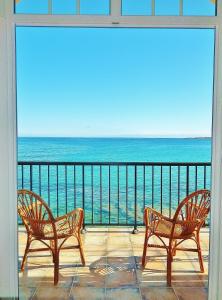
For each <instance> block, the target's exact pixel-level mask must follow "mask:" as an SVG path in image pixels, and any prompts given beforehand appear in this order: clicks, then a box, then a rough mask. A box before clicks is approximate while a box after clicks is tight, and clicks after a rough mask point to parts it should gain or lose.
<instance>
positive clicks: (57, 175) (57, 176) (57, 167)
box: [56, 165, 59, 217]
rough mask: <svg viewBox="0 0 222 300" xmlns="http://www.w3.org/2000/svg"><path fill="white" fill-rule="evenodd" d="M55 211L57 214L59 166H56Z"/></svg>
mask: <svg viewBox="0 0 222 300" xmlns="http://www.w3.org/2000/svg"><path fill="white" fill-rule="evenodd" d="M56 213H57V217H58V216H59V166H58V165H57V166H56Z"/></svg>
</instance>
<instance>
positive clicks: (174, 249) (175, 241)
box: [172, 240, 177, 256]
mask: <svg viewBox="0 0 222 300" xmlns="http://www.w3.org/2000/svg"><path fill="white" fill-rule="evenodd" d="M176 244H177V240H174V243H173V251H172V255H173V256H176V253H177V250H176V248H175V247H176Z"/></svg>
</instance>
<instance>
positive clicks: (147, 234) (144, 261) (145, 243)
mask: <svg viewBox="0 0 222 300" xmlns="http://www.w3.org/2000/svg"><path fill="white" fill-rule="evenodd" d="M148 239H149V231H148V229H147V228H146V232H145V240H144V245H143V257H142V267H143V268H145V265H146V252H147V246H148Z"/></svg>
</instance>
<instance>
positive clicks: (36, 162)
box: [18, 161, 211, 166]
mask: <svg viewBox="0 0 222 300" xmlns="http://www.w3.org/2000/svg"><path fill="white" fill-rule="evenodd" d="M18 165H47V166H48V165H50V166H55V165H63V166H64V165H65V166H68V165H76V166H78V165H80V166H92V165H93V166H211V162H141V161H138V162H135V161H130V162H123V161H120V162H116V161H114V162H106V161H105V162H98V161H95V162H91V161H90V162H88V161H84V162H81V161H77V162H75V161H69V162H67V161H18Z"/></svg>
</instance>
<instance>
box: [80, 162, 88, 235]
mask: <svg viewBox="0 0 222 300" xmlns="http://www.w3.org/2000/svg"><path fill="white" fill-rule="evenodd" d="M82 208H83V211H84V218H83V227H82V230H81V233H82V234H85V233H86V232H87V230H86V225H85V215H86V214H85V166H84V165H83V166H82Z"/></svg>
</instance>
